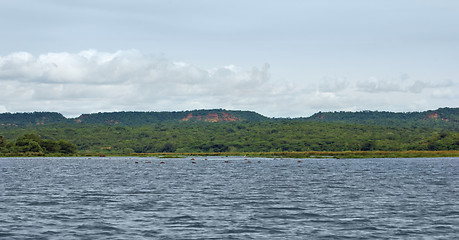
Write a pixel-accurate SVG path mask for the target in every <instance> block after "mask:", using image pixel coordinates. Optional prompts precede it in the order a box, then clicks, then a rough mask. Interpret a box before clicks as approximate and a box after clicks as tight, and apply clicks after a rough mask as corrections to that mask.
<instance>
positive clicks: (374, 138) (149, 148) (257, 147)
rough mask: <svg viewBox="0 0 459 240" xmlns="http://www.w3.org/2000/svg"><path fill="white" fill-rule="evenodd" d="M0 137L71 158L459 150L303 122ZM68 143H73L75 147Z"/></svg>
mask: <svg viewBox="0 0 459 240" xmlns="http://www.w3.org/2000/svg"><path fill="white" fill-rule="evenodd" d="M0 135H3V136H4V138H2V139H3V142H6V140H8V141H10V142H8V143H7V144H3V145H2V146H3V147H2V149H4V150H2V151H3V152H8V151H9V152H14V151H17V152H27V151H32V150H33V151H38V152H43V153H65V151H67V152H68V153H72V151H70V150H72V149H73V150H74V151H78V152H79V153H82V154H84V153H120V154H130V153H152V152H172V153H188V152H196V153H211V152H280V151H282V152H285V151H376V150H381V151H406V150H431V151H436V150H459V133H458V132H457V131H455V130H451V129H437V128H421V127H392V126H391V127H388V126H371V125H365V124H350V123H328V122H309V121H302V120H283V121H261V122H217V123H207V122H169V123H152V124H147V125H142V126H110V125H103V124H92V125H75V124H55V125H44V126H33V127H32V126H29V127H14V128H12V127H3V128H0ZM51 143H52V144H51ZM66 144H68V145H66ZM69 144H74V146H75V148H72V147H70V146H73V145H69ZM52 146H54V147H52ZM76 148H78V150H76Z"/></svg>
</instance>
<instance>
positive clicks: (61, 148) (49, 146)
mask: <svg viewBox="0 0 459 240" xmlns="http://www.w3.org/2000/svg"><path fill="white" fill-rule="evenodd" d="M77 150H78V147H77V146H76V145H75V144H73V143H70V142H69V141H66V140H58V141H55V140H46V139H41V137H40V136H39V135H37V134H25V135H23V136H21V137H19V138H17V139H16V141H13V142H8V141H6V140H5V138H4V137H3V136H0V156H18V155H19V156H44V155H69V154H75V153H76V152H77Z"/></svg>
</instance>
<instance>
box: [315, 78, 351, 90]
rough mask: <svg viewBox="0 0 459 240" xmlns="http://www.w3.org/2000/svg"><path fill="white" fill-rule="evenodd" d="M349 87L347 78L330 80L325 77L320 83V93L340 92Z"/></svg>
mask: <svg viewBox="0 0 459 240" xmlns="http://www.w3.org/2000/svg"><path fill="white" fill-rule="evenodd" d="M348 86H349V81H347V79H346V78H343V77H340V78H329V77H324V78H323V79H322V81H321V82H320V83H319V86H318V88H319V91H321V92H339V91H343V90H344V89H346V88H347V87H348Z"/></svg>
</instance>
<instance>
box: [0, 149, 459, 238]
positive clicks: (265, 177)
mask: <svg viewBox="0 0 459 240" xmlns="http://www.w3.org/2000/svg"><path fill="white" fill-rule="evenodd" d="M248 161H250V162H251V163H248ZM298 161H301V162H298ZM161 162H164V163H161ZM0 168H1V172H0V174H1V177H0V192H1V193H0V238H1V239H343V238H350V239H453V238H456V239H457V238H458V237H459V204H458V201H459V158H420V159H266V158H249V159H248V160H246V159H244V158H243V157H207V160H206V159H205V158H204V157H195V160H192V159H191V158H185V159H160V158H121V157H120V158H113V157H106V158H90V159H89V158H0Z"/></svg>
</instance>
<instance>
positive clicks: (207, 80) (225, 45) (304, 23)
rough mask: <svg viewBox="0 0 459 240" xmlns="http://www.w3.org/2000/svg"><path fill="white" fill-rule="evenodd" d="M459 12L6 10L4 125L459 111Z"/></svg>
mask: <svg viewBox="0 0 459 240" xmlns="http://www.w3.org/2000/svg"><path fill="white" fill-rule="evenodd" d="M458 25H459V1H457V0H346V1H344V0H320V1H316V0H289V1H280V0H186V1H185V0H180V1H179V0H167V1H165V0H164V1H159V0H130V1H127V0H123V1H122V0H78V1H62V0H40V1H37V0H2V1H0V36H1V37H0V96H1V98H0V112H31V111H53V112H60V113H63V114H64V115H65V116H67V117H75V116H78V115H80V114H82V113H92V112H106V111H169V110H193V109H209V108H225V109H234V110H252V111H256V112H259V113H261V114H263V115H266V116H269V117H298V116H310V115H311V114H313V113H315V112H317V111H359V110H381V111H396V112H400V111H424V110H429V109H436V108H439V107H458V103H459V94H458V93H459V27H458Z"/></svg>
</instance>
